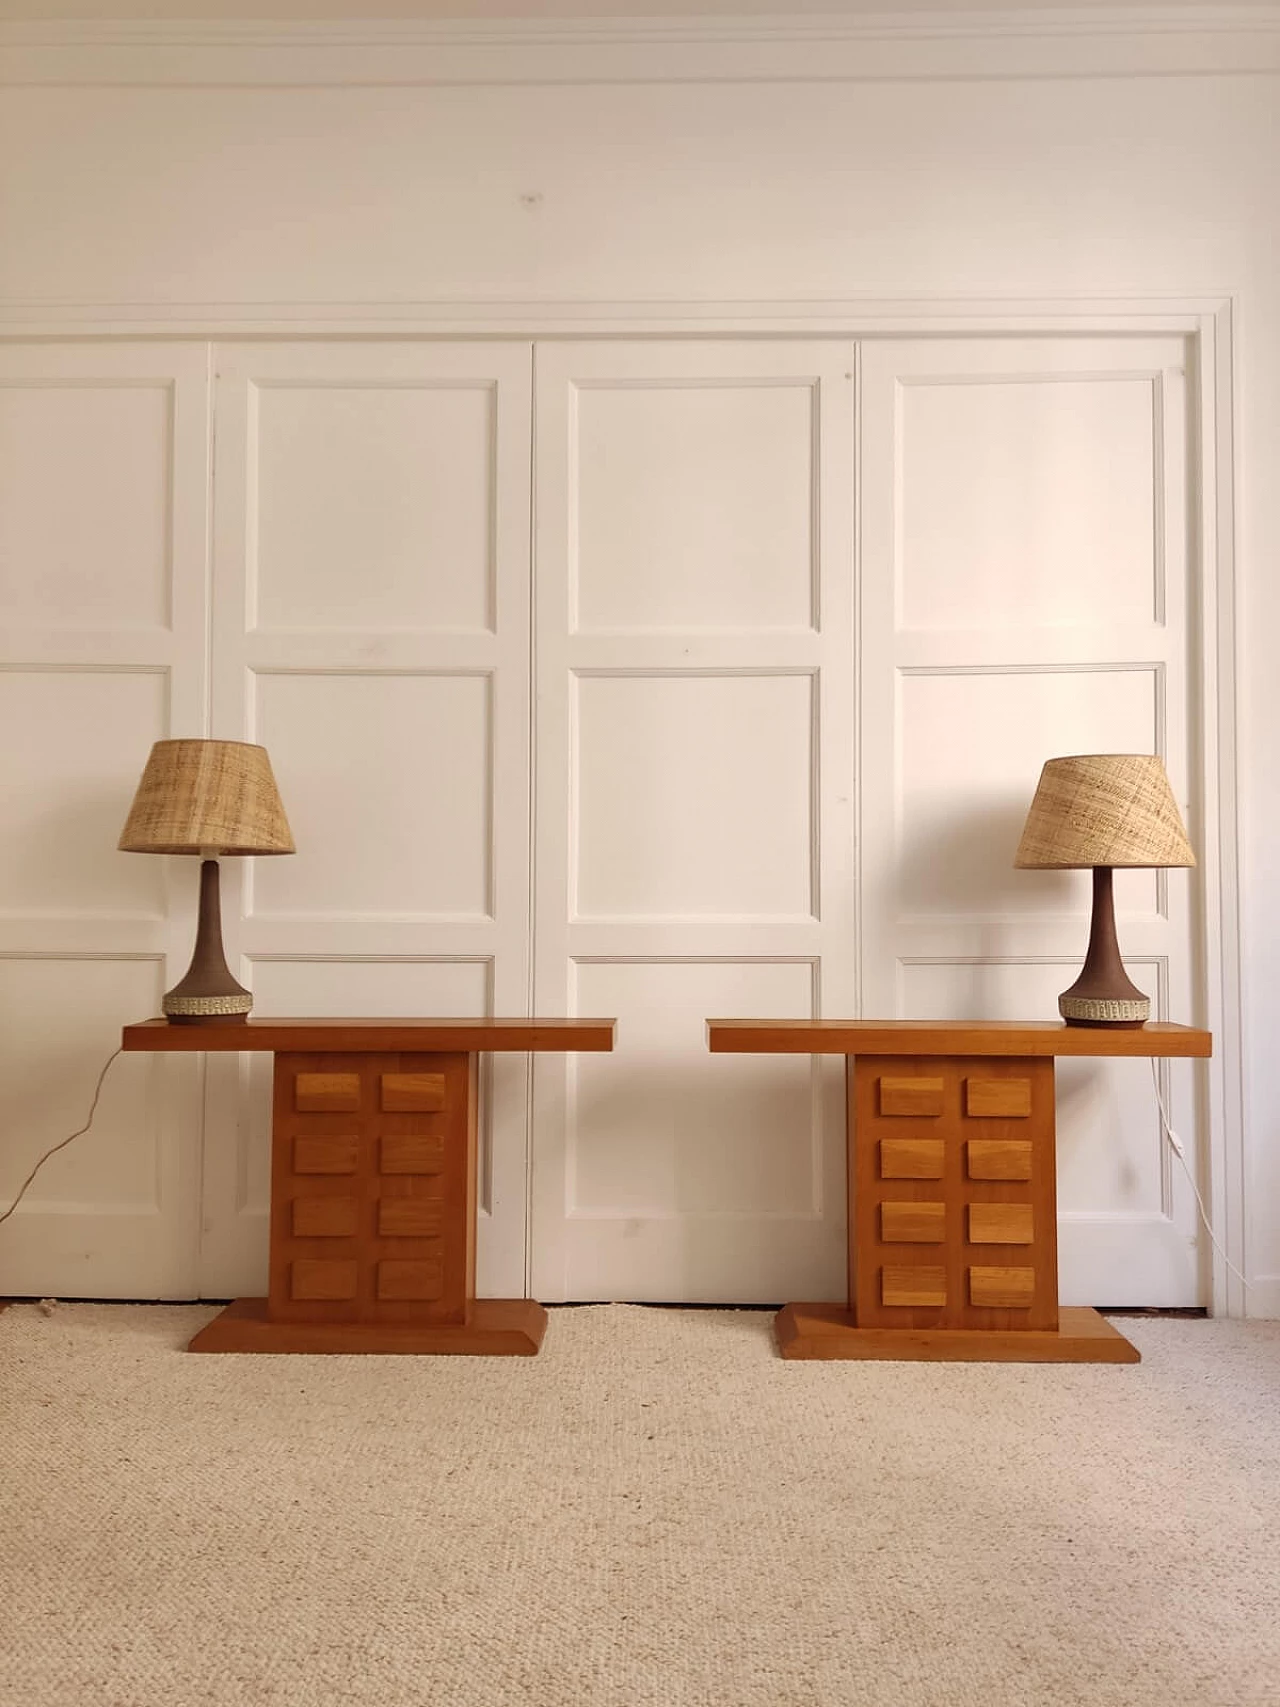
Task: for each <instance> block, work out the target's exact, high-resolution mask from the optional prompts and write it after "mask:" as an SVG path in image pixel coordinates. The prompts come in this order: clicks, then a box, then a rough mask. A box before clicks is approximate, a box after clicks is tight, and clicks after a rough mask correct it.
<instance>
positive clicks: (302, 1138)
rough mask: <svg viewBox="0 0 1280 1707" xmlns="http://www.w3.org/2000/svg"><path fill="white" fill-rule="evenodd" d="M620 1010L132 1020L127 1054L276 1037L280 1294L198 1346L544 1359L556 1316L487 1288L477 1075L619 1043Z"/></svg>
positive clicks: (274, 1225)
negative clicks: (585, 1014) (614, 1013)
mask: <svg viewBox="0 0 1280 1707" xmlns="http://www.w3.org/2000/svg"><path fill="white" fill-rule="evenodd" d="M614 1026H615V1022H614V1021H613V1020H611V1019H558V1020H557V1019H551V1020H544V1019H476V1020H457V1019H419V1020H387V1019H249V1020H247V1021H245V1022H243V1023H240V1024H234V1025H172V1024H170V1023H169V1021H167V1020H163V1019H151V1020H146V1021H144V1022H142V1023H141V1024H139V1025H129V1026H126V1027H125V1029H124V1039H123V1047H124V1049H125V1050H160V1051H166V1052H172V1051H186V1052H195V1051H210V1052H212V1051H217V1052H219V1053H224V1054H225V1053H228V1052H231V1051H237V1050H261V1051H269V1052H270V1053H271V1054H273V1055H274V1056H275V1089H274V1100H273V1110H272V1121H271V1246H270V1271H269V1281H268V1295H267V1297H266V1298H238V1299H236V1301H235V1302H234V1303H233V1304H229V1305H228V1306H227V1308H226V1309H225V1310H223V1311H222V1312H221V1314H220V1315H218V1316H216V1317H215V1318H214V1319H213V1321H212V1322H210V1323H209V1324H208V1326H207V1327H205V1328H203V1329H202V1330H201V1331H200V1332H199V1333H198V1334H197V1335H196V1337H195V1338H194V1339H193V1340H192V1341H191V1344H190V1347H189V1349H190V1350H191V1351H261V1352H292V1351H297V1352H454V1353H469V1354H472V1355H480V1356H489V1357H508V1356H526V1357H528V1356H532V1355H533V1354H534V1353H536V1352H537V1350H538V1348H539V1346H540V1345H541V1344H542V1336H543V1334H544V1332H545V1331H546V1325H547V1313H546V1311H545V1310H544V1309H543V1308H542V1306H541V1304H538V1303H535V1302H534V1300H532V1299H529V1298H477V1297H476V1295H475V1270H476V1084H477V1067H478V1060H479V1056H480V1055H481V1054H482V1053H486V1052H489V1051H492V1050H514V1051H520V1052H524V1051H529V1050H555V1051H567V1050H579V1049H582V1050H596V1051H599V1050H611V1049H612V1048H613V1038H614Z"/></svg>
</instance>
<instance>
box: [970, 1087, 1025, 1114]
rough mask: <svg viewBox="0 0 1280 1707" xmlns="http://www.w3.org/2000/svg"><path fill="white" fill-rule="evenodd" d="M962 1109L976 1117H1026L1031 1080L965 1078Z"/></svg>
mask: <svg viewBox="0 0 1280 1707" xmlns="http://www.w3.org/2000/svg"><path fill="white" fill-rule="evenodd" d="M964 1111H965V1113H966V1114H967V1115H970V1116H971V1117H973V1118H975V1119H982V1120H985V1119H1002V1120H1025V1119H1026V1118H1027V1116H1028V1115H1029V1114H1030V1113H1031V1080H1030V1079H966V1080H965V1082H964Z"/></svg>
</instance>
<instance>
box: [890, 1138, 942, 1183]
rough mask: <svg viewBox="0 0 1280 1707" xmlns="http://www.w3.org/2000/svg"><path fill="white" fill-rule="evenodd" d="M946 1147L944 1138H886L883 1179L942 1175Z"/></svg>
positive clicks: (923, 1177)
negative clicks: (944, 1146) (943, 1141)
mask: <svg viewBox="0 0 1280 1707" xmlns="http://www.w3.org/2000/svg"><path fill="white" fill-rule="evenodd" d="M944 1154H945V1152H944V1148H943V1143H942V1139H941V1138H882V1139H881V1140H880V1178H881V1179H941V1178H942V1166H943V1156H944Z"/></svg>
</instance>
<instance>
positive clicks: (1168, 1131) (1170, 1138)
mask: <svg viewBox="0 0 1280 1707" xmlns="http://www.w3.org/2000/svg"><path fill="white" fill-rule="evenodd" d="M123 1053H124V1051H123V1050H122V1049H116V1050H114V1051H113V1052H112V1053H111V1054H110V1055H108V1057H107V1059H106V1061H105V1063H104V1064H103V1068H102V1071H101V1072H100V1073H99V1074H98V1082H97V1084H96V1085H95V1086H94V1091H93V1101H92V1102H91V1103H90V1104H89V1116H88V1119H87V1120H86V1121H85V1123H84V1125H83V1126H81V1127H78V1128H77V1129H76V1131H74V1132H73V1133H71V1134H70V1136H69V1137H67V1138H63V1139H61V1140H60V1141H59V1142H58V1143H57V1144H54V1145H53V1146H52V1148H51V1149H48V1150H46V1151H45V1153H44V1155H43V1156H41V1157H40V1159H39V1161H38V1162H37V1163H36V1165H35V1167H33V1168H32V1170H31V1172H30V1173H29V1174H28V1175H27V1177H26V1179H24V1180H23V1182H22V1184H21V1186H20V1187H19V1188H18V1195H17V1196H16V1197H15V1198H14V1200H13V1202H12V1203H11V1204H10V1205H9V1207H8V1208H7V1209H6V1210H5V1212H4V1214H3V1215H0V1226H3V1224H4V1223H5V1222H6V1221H7V1220H8V1219H9V1217H10V1216H11V1215H12V1214H13V1212H14V1210H15V1209H16V1208H17V1207H18V1205H19V1204H20V1203H21V1202H22V1200H23V1198H24V1197H25V1196H26V1194H27V1191H28V1189H29V1187H30V1186H31V1183H32V1181H33V1180H34V1179H35V1177H36V1175H37V1174H38V1173H39V1172H40V1170H41V1168H42V1167H43V1166H44V1165H45V1163H46V1162H47V1161H48V1160H49V1159H50V1157H51V1156H56V1155H57V1153H58V1151H59V1150H65V1149H66V1147H67V1145H68V1144H70V1143H72V1142H73V1141H74V1140H75V1139H77V1138H80V1137H83V1135H84V1134H85V1133H86V1132H87V1131H88V1130H89V1128H90V1127H91V1126H92V1125H93V1117H94V1115H95V1114H96V1113H97V1112H98V1099H99V1098H100V1097H101V1095H102V1085H103V1081H104V1080H105V1079H106V1076H107V1073H108V1072H109V1071H110V1068H111V1064H112V1062H113V1061H114V1060H115V1059H116V1056H117V1055H122V1054H123ZM1151 1083H1152V1085H1153V1086H1154V1087H1155V1093H1156V1106H1157V1107H1158V1108H1159V1110H1160V1127H1161V1130H1162V1131H1163V1133H1164V1136H1165V1141H1166V1143H1167V1144H1168V1146H1169V1148H1170V1149H1171V1150H1172V1151H1173V1153H1174V1155H1175V1156H1176V1157H1177V1158H1178V1160H1179V1161H1180V1162H1181V1163H1182V1171H1183V1172H1184V1173H1185V1174H1186V1176H1187V1184H1188V1185H1189V1186H1190V1187H1191V1190H1192V1192H1193V1193H1194V1195H1195V1200H1196V1208H1197V1209H1198V1210H1199V1212H1200V1219H1201V1221H1202V1222H1203V1223H1204V1230H1205V1232H1206V1233H1207V1234H1208V1235H1209V1242H1210V1243H1211V1244H1212V1246H1213V1248H1214V1250H1215V1251H1216V1252H1217V1253H1218V1255H1219V1256H1220V1257H1221V1258H1222V1260H1223V1262H1224V1263H1225V1264H1226V1266H1227V1268H1228V1269H1230V1271H1231V1273H1232V1274H1234V1275H1235V1277H1236V1279H1237V1280H1238V1281H1239V1282H1240V1284H1241V1286H1243V1287H1244V1289H1245V1291H1246V1292H1248V1291H1249V1290H1250V1286H1249V1282H1248V1281H1247V1280H1246V1279H1245V1277H1244V1275H1243V1274H1241V1272H1240V1270H1239V1269H1238V1268H1237V1267H1236V1265H1235V1264H1234V1263H1233V1262H1232V1261H1231V1258H1230V1257H1229V1256H1228V1255H1227V1253H1226V1252H1225V1251H1224V1250H1223V1248H1222V1246H1221V1244H1220V1243H1219V1242H1218V1235H1217V1234H1216V1233H1215V1232H1214V1230H1213V1223H1212V1222H1211V1221H1210V1220H1209V1213H1208V1211H1207V1210H1206V1208H1205V1206H1204V1199H1203V1198H1202V1197H1201V1195H1200V1188H1199V1186H1198V1185H1197V1184H1196V1182H1195V1177H1194V1175H1193V1174H1192V1172H1191V1169H1190V1167H1189V1166H1188V1165H1187V1155H1186V1150H1185V1149H1184V1147H1183V1143H1182V1140H1181V1138H1179V1137H1178V1134H1177V1133H1176V1132H1175V1131H1174V1130H1173V1122H1172V1121H1171V1120H1170V1118H1169V1110H1168V1109H1167V1108H1166V1107H1165V1101H1164V1096H1163V1095H1162V1093H1161V1090H1160V1074H1159V1072H1158V1070H1157V1068H1156V1062H1155V1057H1154V1056H1153V1057H1152V1058H1151Z"/></svg>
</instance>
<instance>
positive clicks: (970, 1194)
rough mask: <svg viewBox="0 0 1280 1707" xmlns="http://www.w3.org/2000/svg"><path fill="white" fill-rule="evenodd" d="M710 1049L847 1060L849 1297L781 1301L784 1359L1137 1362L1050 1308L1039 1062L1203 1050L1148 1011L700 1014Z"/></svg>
mask: <svg viewBox="0 0 1280 1707" xmlns="http://www.w3.org/2000/svg"><path fill="white" fill-rule="evenodd" d="M707 1029H708V1042H709V1044H710V1047H711V1049H712V1050H713V1051H717V1052H724V1053H738V1054H764V1053H769V1054H773V1053H787V1054H837V1055H844V1056H846V1057H847V1063H848V1065H847V1078H848V1090H847V1098H848V1157H849V1298H848V1304H847V1306H841V1305H836V1304H788V1305H786V1306H785V1308H784V1309H783V1310H782V1311H781V1312H780V1313H779V1316H778V1321H777V1338H778V1349H779V1351H780V1352H781V1354H782V1356H783V1357H787V1358H896V1359H935V1360H944V1359H967V1360H982V1361H987V1362H1000V1363H1006V1362H1024V1363H1032V1362H1037V1363H1039V1362H1055V1363H1136V1362H1138V1361H1139V1353H1138V1350H1137V1348H1136V1347H1135V1346H1133V1345H1132V1344H1131V1343H1130V1342H1129V1341H1128V1340H1127V1339H1125V1337H1124V1336H1123V1334H1121V1333H1119V1332H1117V1330H1116V1329H1115V1328H1113V1327H1112V1326H1111V1324H1110V1323H1109V1322H1107V1321H1105V1320H1104V1319H1103V1317H1102V1316H1100V1315H1099V1314H1098V1312H1097V1311H1096V1310H1087V1309H1063V1310H1060V1309H1059V1307H1058V1244H1057V1193H1056V1184H1055V1177H1054V1175H1055V1152H1054V1065H1053V1064H1054V1057H1055V1056H1057V1055H1111V1056H1114V1055H1139V1056H1160V1055H1178V1056H1205V1055H1208V1054H1209V1053H1210V1052H1211V1049H1212V1039H1211V1037H1210V1035H1209V1033H1208V1032H1207V1031H1199V1030H1197V1029H1196V1028H1194V1027H1192V1026H1183V1025H1169V1024H1151V1025H1146V1026H1143V1027H1142V1028H1141V1029H1140V1030H1136V1029H1135V1030H1114V1031H1112V1030H1104V1029H1095V1028H1092V1027H1084V1026H1068V1025H1063V1024H1060V1023H1057V1022H1045V1023H1042V1024H1031V1025H1015V1024H997V1023H988V1024H981V1023H967V1022H960V1021H955V1022H947V1021H934V1022H928V1023H925V1022H917V1021H913V1020H897V1021H870V1020H868V1021H852V1022H849V1021H841V1020H709V1021H708V1022H707Z"/></svg>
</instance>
